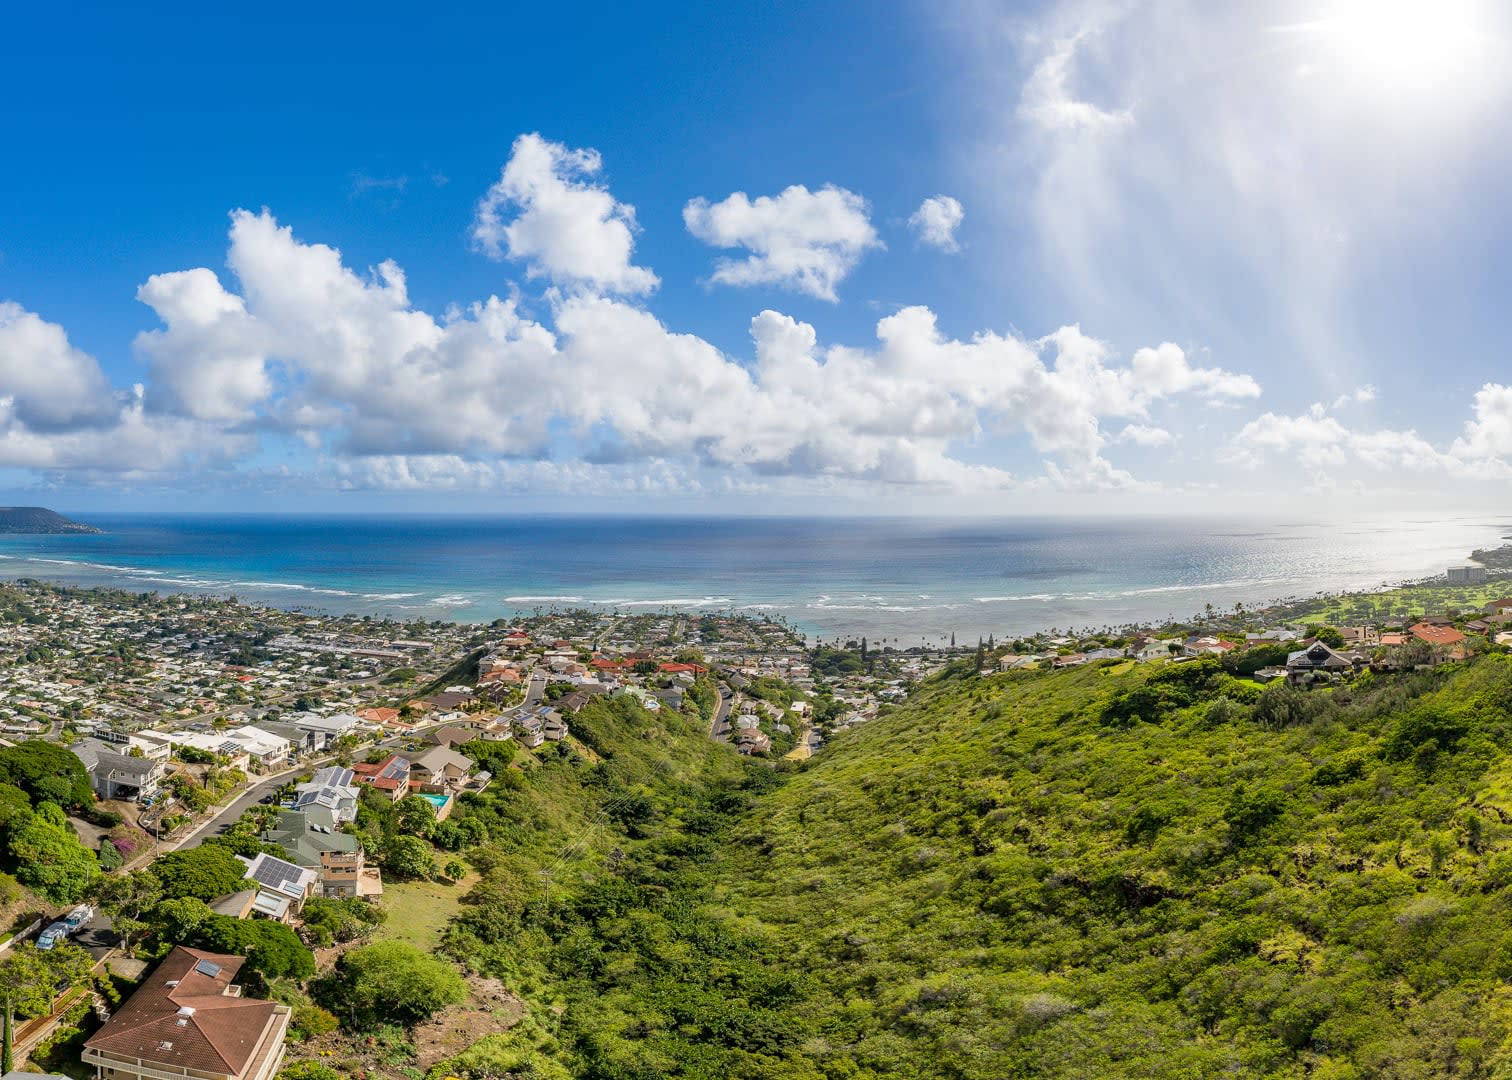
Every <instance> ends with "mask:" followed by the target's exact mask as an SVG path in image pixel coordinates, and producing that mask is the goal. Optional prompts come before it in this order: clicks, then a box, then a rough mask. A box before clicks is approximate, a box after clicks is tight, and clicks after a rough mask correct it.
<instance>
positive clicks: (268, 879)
mask: <svg viewBox="0 0 1512 1080" xmlns="http://www.w3.org/2000/svg"><path fill="white" fill-rule="evenodd" d="M237 858H238V859H241V861H242V862H244V863H246V864H247V875H246V880H247V881H248V882H251V883H252V884H253V887H255V888H256V889H257V899H256V900H254V901H253V902H252V914H254V915H262V916H264V917H265V918H269V919H277V920H278V921H279V922H288V921H289V920H290V919H291V918H293V917H294V916H295V915H297V914H299V911H300V909H301V908H303V907H304V902H305V901H306V900H307V899H309V897H310V895H311V894H312V893H313V892H314V891H315V885H316V883H317V882H318V881H319V880H320V875H319V874H318V873H316V872H315V871H314V870H311V869H309V868H307V867H303V866H296V865H295V864H294V863H291V862H289V861H288V860H287V859H280V858H279V857H278V856H276V855H269V854H268V853H267V852H266V851H260V852H258V853H257V856H256V857H255V858H251V859H247V858H243V857H242V856H240V855H238V856H237Z"/></svg>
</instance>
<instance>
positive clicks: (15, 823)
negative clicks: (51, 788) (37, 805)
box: [0, 784, 32, 842]
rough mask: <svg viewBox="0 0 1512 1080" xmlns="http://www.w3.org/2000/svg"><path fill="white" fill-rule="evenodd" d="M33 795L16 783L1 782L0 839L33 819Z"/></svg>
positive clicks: (8, 838) (7, 840) (5, 838)
mask: <svg viewBox="0 0 1512 1080" xmlns="http://www.w3.org/2000/svg"><path fill="white" fill-rule="evenodd" d="M31 816H32V803H31V796H29V795H27V793H26V792H24V791H22V790H21V789H20V788H18V787H17V786H16V785H15V784H0V839H3V840H5V841H6V842H9V840H10V836H11V834H12V833H14V832H15V831H16V830H17V829H19V828H21V826H23V825H25V824H26V823H27V822H28V821H30V820H31Z"/></svg>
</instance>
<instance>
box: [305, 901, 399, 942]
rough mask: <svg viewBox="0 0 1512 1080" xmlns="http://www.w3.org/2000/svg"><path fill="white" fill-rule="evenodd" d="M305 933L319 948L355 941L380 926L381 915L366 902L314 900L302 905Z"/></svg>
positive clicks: (382, 912) (375, 905) (378, 910)
mask: <svg viewBox="0 0 1512 1080" xmlns="http://www.w3.org/2000/svg"><path fill="white" fill-rule="evenodd" d="M300 914H301V916H302V917H303V919H304V924H305V932H306V934H307V936H308V937H310V938H313V939H314V943H315V944H317V945H320V946H322V947H324V946H328V945H332V944H334V943H336V942H342V941H356V940H357V939H359V938H364V937H367V936H368V935H370V934H371V933H372V932H373V931H374V930H376V929H377V928H378V927H379V926H381V925H382V924H383V921H384V918H385V914H384V911H383V909H382V908H381V907H379V906H378V905H377V904H370V903H368V902H367V901H366V900H359V899H348V900H338V899H335V898H333V897H326V896H314V897H311V898H310V899H309V900H306V901H305V906H304V910H303V911H302V912H301V913H300Z"/></svg>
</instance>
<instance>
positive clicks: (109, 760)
mask: <svg viewBox="0 0 1512 1080" xmlns="http://www.w3.org/2000/svg"><path fill="white" fill-rule="evenodd" d="M69 749H70V750H72V751H73V753H74V757H76V758H78V759H79V760H80V761H81V762H83V763H84V770H85V771H86V772H87V773H89V784H90V786H91V787H92V788H94V792H95V794H96V795H98V796H99V797H100V798H102V799H122V800H125V801H126V802H133V801H135V800H137V799H144V798H148V797H150V796H152V795H154V794H156V793H157V789H158V785H159V784H160V783H161V782H162V780H163V766H162V764H161V763H160V762H158V761H155V760H153V759H152V758H149V757H136V756H135V755H133V754H123V753H120V752H119V750H117V749H116V748H115V747H113V746H111V745H110V744H109V743H105V742H101V741H100V740H99V739H79V740H78V741H76V742H75V743H74V744H73V745H71V746H70V747H69Z"/></svg>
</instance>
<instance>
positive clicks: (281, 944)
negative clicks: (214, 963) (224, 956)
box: [197, 915, 315, 979]
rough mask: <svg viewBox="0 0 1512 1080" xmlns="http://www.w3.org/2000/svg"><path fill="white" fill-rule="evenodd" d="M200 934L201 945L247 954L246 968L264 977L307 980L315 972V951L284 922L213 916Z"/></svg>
mask: <svg viewBox="0 0 1512 1080" xmlns="http://www.w3.org/2000/svg"><path fill="white" fill-rule="evenodd" d="M197 937H198V940H199V942H200V946H201V947H202V948H206V949H214V950H215V951H216V952H224V953H241V954H243V955H245V956H246V958H247V963H246V968H248V969H250V970H252V971H255V972H257V973H258V974H260V975H261V976H262V977H263V978H264V979H279V978H290V979H308V978H309V977H310V976H311V975H313V974H315V956H314V954H312V953H311V952H310V950H309V949H307V948H305V946H304V943H303V942H301V941H300V940H299V936H298V935H297V934H295V933H294V931H293V930H290V929H289V928H288V927H287V926H285V925H284V924H283V923H281V922H273V921H272V920H270V919H233V918H231V916H229V915H211V916H210V918H208V919H206V920H205V921H204V923H202V924H201V925H200V927H199V930H198V931H197Z"/></svg>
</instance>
